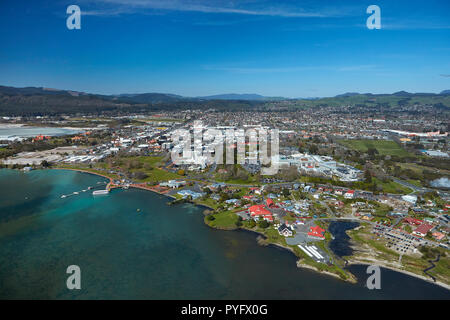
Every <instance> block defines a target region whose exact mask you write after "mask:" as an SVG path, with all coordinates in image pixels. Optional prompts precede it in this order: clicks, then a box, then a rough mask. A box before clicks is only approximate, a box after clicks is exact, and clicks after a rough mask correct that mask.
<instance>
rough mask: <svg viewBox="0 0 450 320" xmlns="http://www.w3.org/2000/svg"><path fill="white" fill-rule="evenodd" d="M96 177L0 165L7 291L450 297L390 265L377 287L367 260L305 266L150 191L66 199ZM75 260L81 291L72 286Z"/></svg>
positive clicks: (67, 295) (98, 295)
mask: <svg viewBox="0 0 450 320" xmlns="http://www.w3.org/2000/svg"><path fill="white" fill-rule="evenodd" d="M98 182H102V183H104V182H105V179H103V178H100V177H97V176H93V175H89V174H85V173H78V172H73V171H62V170H45V171H32V172H29V173H22V172H19V171H13V170H6V169H3V170H0V190H1V197H0V298H3V299H13V298H27V299H227V298H228V299H346V298H353V299H380V298H386V299H390V298H397V299H401V298H441V299H449V298H450V294H449V291H447V290H445V289H443V288H440V287H438V286H434V285H432V284H429V283H427V282H425V281H421V280H418V279H415V278H412V277H409V276H406V275H403V274H399V273H396V272H392V271H390V270H384V269H383V270H382V290H378V291H373V290H368V289H366V288H365V287H364V283H365V279H366V277H367V276H366V275H365V272H364V270H365V267H363V266H353V267H352V271H354V272H355V274H356V275H357V276H358V277H360V283H358V284H356V285H353V284H349V283H344V282H342V281H340V280H337V279H335V278H332V277H328V276H324V275H320V274H318V273H315V272H312V271H308V270H301V269H298V268H297V267H296V266H295V261H296V259H295V257H294V256H293V255H292V254H291V253H289V252H287V251H285V250H282V249H278V248H275V247H260V246H258V245H257V243H256V235H255V234H253V233H249V232H244V231H233V232H230V231H219V230H213V229H210V228H209V227H207V226H205V225H204V224H203V215H202V211H203V209H202V208H199V207H196V206H193V205H182V206H167V205H166V203H167V201H169V200H168V198H166V197H164V196H160V195H156V194H154V193H151V192H147V191H144V190H132V189H130V190H115V191H113V192H112V193H111V194H109V195H107V196H97V197H94V196H92V194H91V192H90V191H88V192H86V193H80V194H79V195H75V196H71V197H68V198H65V199H61V198H60V196H61V195H62V194H69V193H72V192H74V191H81V190H82V189H86V188H87V187H88V186H94V185H98ZM137 209H140V210H141V211H140V212H138V211H137ZM73 264H75V265H78V266H80V268H81V286H82V289H81V290H74V291H71V290H68V289H67V288H66V279H67V276H68V275H67V274H66V268H67V267H68V266H69V265H73Z"/></svg>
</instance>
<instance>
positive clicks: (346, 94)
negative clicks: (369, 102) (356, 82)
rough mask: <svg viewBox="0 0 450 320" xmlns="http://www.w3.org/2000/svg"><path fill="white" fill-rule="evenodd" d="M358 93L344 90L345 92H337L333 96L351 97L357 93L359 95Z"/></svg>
mask: <svg viewBox="0 0 450 320" xmlns="http://www.w3.org/2000/svg"><path fill="white" fill-rule="evenodd" d="M359 94H360V93H358V92H346V93H344V94H338V95H337V96H335V97H338V98H339V97H353V96H357V95H359Z"/></svg>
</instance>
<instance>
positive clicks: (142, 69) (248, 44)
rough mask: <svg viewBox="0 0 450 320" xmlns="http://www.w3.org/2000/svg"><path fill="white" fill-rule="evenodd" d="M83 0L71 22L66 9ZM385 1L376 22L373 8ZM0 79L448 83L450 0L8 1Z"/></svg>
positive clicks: (258, 87)
mask: <svg viewBox="0 0 450 320" xmlns="http://www.w3.org/2000/svg"><path fill="white" fill-rule="evenodd" d="M71 4H76V5H78V6H79V7H80V8H81V12H82V17H81V30H68V29H67V27H66V19H67V17H68V15H67V14H66V8H67V7H68V6H69V5H71ZM371 4H376V5H378V6H379V7H380V8H381V26H382V28H381V30H369V29H367V27H366V20H367V18H368V17H369V14H367V13H366V8H367V7H368V6H369V5H371ZM0 85H10V86H17V87H24V86H43V87H49V88H58V89H72V90H79V91H85V92H93V93H103V94H117V93H143V92H166V93H175V94H180V95H185V96H199V95H212V94H220V93H231V92H233V93H259V94H263V95H267V96H286V97H318V96H333V95H336V94H340V93H344V92H372V93H392V92H395V91H399V90H406V91H410V92H440V91H442V90H446V89H450V1H448V0H441V1H437V0H428V1H414V0H410V1H403V0H397V1H392V0H390V1H379V0H370V1H365V0H362V1H349V0H345V1H344V0H342V1H339V0H333V1H318V0H308V1H272V0H243V1H218V0H188V1H183V0H97V1H92V0H81V1H75V0H69V1H62V0H53V1H38V0H36V1H24V0H13V1H10V0H2V1H0Z"/></svg>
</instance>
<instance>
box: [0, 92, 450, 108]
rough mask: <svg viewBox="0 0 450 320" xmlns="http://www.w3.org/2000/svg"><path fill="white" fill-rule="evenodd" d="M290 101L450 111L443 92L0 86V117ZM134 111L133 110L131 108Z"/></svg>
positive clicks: (448, 98)
mask: <svg viewBox="0 0 450 320" xmlns="http://www.w3.org/2000/svg"><path fill="white" fill-rule="evenodd" d="M279 101H289V103H290V104H291V105H292V104H294V105H299V106H325V105H335V106H337V105H372V106H373V105H375V106H376V105H394V106H398V105H400V106H401V105H408V104H431V105H439V106H441V107H444V108H450V90H444V91H442V92H440V93H438V94H437V93H410V92H406V91H399V92H395V93H392V94H372V93H357V92H347V93H344V94H340V95H336V96H334V97H325V98H319V97H317V98H295V99H292V98H284V97H267V96H263V95H259V94H236V93H229V94H218V95H210V96H198V97H184V96H181V95H176V94H169V93H156V92H154V93H137V94H129V93H125V94H118V95H102V94H92V93H86V92H79V91H74V90H59V89H52V88H44V87H25V88H16V87H8V86H0V114H11V113H13V114H15V113H19V114H20V113H26V114H35V113H42V112H49V111H50V112H54V113H66V112H71V111H73V112H75V111H77V112H101V111H105V110H106V111H108V110H110V111H113V110H128V111H131V110H137V109H143V108H144V109H145V108H150V107H151V108H153V109H155V108H197V107H198V108H219V109H222V108H224V109H230V108H247V107H249V106H264V105H265V104H270V103H272V102H279ZM130 108H131V109H130Z"/></svg>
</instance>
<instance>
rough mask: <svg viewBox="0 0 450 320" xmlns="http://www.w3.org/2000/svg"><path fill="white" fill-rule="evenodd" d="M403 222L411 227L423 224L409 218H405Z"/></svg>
mask: <svg viewBox="0 0 450 320" xmlns="http://www.w3.org/2000/svg"><path fill="white" fill-rule="evenodd" d="M403 221H405V222H406V223H407V224H410V225H413V226H419V225H421V224H422V223H423V221H422V220H419V219H415V218H411V217H406V218H405V219H403Z"/></svg>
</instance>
